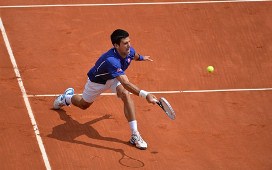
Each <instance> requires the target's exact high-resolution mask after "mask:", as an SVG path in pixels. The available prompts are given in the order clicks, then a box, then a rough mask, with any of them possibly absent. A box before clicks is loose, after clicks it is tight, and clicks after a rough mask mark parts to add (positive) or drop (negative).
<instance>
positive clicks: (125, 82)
mask: <svg viewBox="0 0 272 170" xmlns="http://www.w3.org/2000/svg"><path fill="white" fill-rule="evenodd" d="M116 78H117V80H118V81H120V83H121V84H122V85H123V86H124V88H125V89H126V90H127V91H129V92H131V93H132V94H135V95H137V96H141V97H143V98H145V99H146V100H147V101H148V102H149V103H153V104H156V100H154V99H157V98H156V97H155V96H154V95H153V94H151V93H148V92H147V91H144V90H140V89H139V88H138V87H137V86H136V85H134V84H132V83H131V82H129V80H128V77H127V76H126V75H120V76H118V77H116Z"/></svg>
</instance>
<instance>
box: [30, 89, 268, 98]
mask: <svg viewBox="0 0 272 170" xmlns="http://www.w3.org/2000/svg"><path fill="white" fill-rule="evenodd" d="M271 90H272V88H255V89H218V90H174V91H150V93H153V94H175V93H211V92H243V91H271ZM59 95H60V94H31V95H27V97H56V96H59ZM78 95H82V94H78ZM101 95H102V96H113V95H116V94H115V93H102V94H101Z"/></svg>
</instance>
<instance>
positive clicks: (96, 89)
mask: <svg viewBox="0 0 272 170" xmlns="http://www.w3.org/2000/svg"><path fill="white" fill-rule="evenodd" d="M119 85H121V83H120V82H119V81H118V80H117V79H116V78H115V79H111V80H108V81H107V82H106V84H98V83H94V82H91V81H90V80H89V79H88V80H87V83H86V84H85V88H84V90H83V93H82V98H83V99H84V100H85V101H86V102H88V103H92V102H94V101H95V99H96V98H97V97H98V96H100V94H101V93H103V92H104V91H106V90H108V89H111V91H112V92H113V93H116V87H117V86H119Z"/></svg>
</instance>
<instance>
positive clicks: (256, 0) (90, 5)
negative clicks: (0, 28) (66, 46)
mask: <svg viewBox="0 0 272 170" xmlns="http://www.w3.org/2000/svg"><path fill="white" fill-rule="evenodd" d="M271 1H272V0H226V1H191V2H189V1H185V2H136V3H108V4H53V5H6V6H0V9H1V8H46V7H95V6H136V5H176V4H212V3H237V2H271Z"/></svg>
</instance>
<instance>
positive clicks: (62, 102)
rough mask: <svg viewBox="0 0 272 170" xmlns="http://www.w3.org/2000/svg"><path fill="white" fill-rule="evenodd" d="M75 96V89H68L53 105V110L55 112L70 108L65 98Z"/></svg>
mask: <svg viewBox="0 0 272 170" xmlns="http://www.w3.org/2000/svg"><path fill="white" fill-rule="evenodd" d="M73 94H74V89H73V88H68V89H66V90H65V92H64V93H63V94H62V95H59V96H58V97H57V98H56V99H55V101H54V104H53V108H54V109H55V110H58V109H60V108H61V107H63V106H69V104H68V103H67V102H66V101H65V96H66V95H73Z"/></svg>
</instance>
